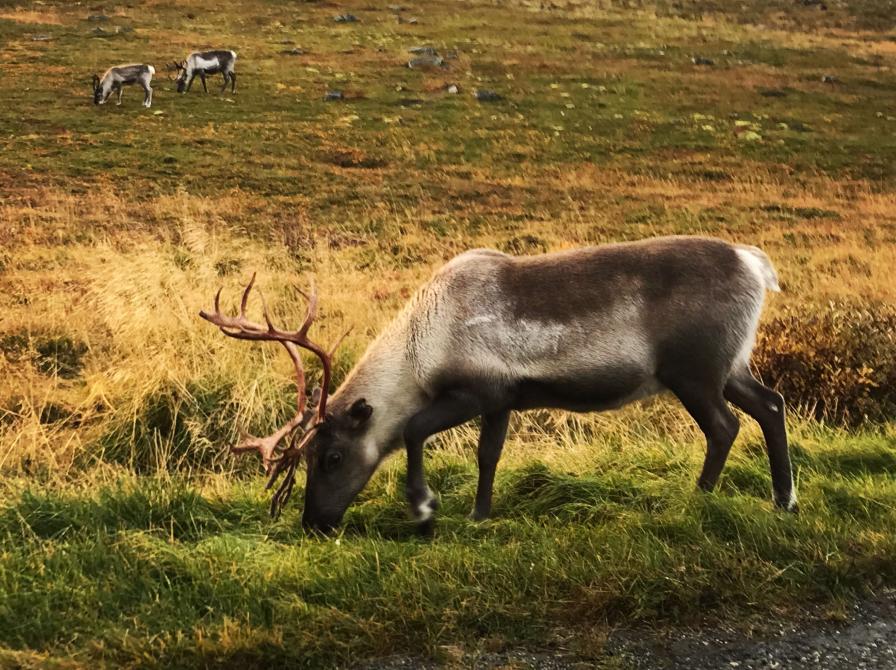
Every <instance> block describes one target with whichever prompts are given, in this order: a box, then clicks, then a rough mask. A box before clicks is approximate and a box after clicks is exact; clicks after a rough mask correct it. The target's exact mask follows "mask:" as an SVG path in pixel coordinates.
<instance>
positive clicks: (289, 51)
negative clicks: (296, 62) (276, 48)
mask: <svg viewBox="0 0 896 670" xmlns="http://www.w3.org/2000/svg"><path fill="white" fill-rule="evenodd" d="M280 53H282V54H284V55H286V56H304V55H305V50H304V49H300V48H299V47H293V48H292V49H284V50H283V51H281V52H280Z"/></svg>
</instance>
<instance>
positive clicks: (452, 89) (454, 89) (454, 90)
mask: <svg viewBox="0 0 896 670" xmlns="http://www.w3.org/2000/svg"><path fill="white" fill-rule="evenodd" d="M445 90H446V91H448V92H449V93H451V94H455V93H459V92H460V88H459V87H458V85H457V84H451V85H450V86H448V88H446V89H445Z"/></svg>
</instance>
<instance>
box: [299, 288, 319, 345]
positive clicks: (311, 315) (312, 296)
mask: <svg viewBox="0 0 896 670" xmlns="http://www.w3.org/2000/svg"><path fill="white" fill-rule="evenodd" d="M299 293H301V294H302V297H304V298H305V299H306V300H307V301H308V311H307V312H305V321H303V322H302V327H301V328H299V336H300V337H305V336H306V335H307V334H308V329H309V328H311V324H312V323H313V322H314V320H315V319H316V318H317V287H316V286H315V285H314V280H313V279H312V280H311V289H310V291H309V293H308V294H306V293H305V292H304V291H301V290H300V291H299Z"/></svg>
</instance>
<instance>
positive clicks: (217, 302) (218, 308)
mask: <svg viewBox="0 0 896 670" xmlns="http://www.w3.org/2000/svg"><path fill="white" fill-rule="evenodd" d="M223 290H224V287H223V286H222V287H220V288H219V289H218V292H217V293H215V314H220V313H221V291H223Z"/></svg>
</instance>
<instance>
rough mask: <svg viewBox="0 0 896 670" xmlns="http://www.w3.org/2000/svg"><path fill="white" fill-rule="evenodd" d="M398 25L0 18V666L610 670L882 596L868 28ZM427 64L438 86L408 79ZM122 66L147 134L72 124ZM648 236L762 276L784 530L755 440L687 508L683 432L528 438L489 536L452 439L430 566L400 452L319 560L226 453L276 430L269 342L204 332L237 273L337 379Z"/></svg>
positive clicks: (17, 10) (121, 112) (881, 31)
mask: <svg viewBox="0 0 896 670" xmlns="http://www.w3.org/2000/svg"><path fill="white" fill-rule="evenodd" d="M402 4H403V5H404V8H403V9H401V10H393V9H390V8H388V7H387V6H386V5H383V6H382V7H380V6H376V5H374V4H373V3H363V2H356V1H347V2H340V3H338V4H337V3H328V2H273V1H269V0H245V1H244V2H241V3H236V2H230V1H229V0H224V1H222V2H219V3H216V5H215V8H214V10H213V11H209V10H207V9H204V8H203V7H202V6H201V4H200V3H198V2H195V1H194V0H180V1H177V2H175V1H174V0H171V1H170V2H169V1H164V0H150V1H147V2H141V3H132V4H130V5H125V4H122V5H116V4H104V5H95V6H94V5H91V6H88V5H83V4H80V5H76V4H74V3H68V2H50V1H46V2H42V3H34V4H29V3H27V2H9V1H7V0H0V100H2V102H0V379H2V380H3V382H2V384H0V470H2V479H0V490H2V494H3V502H2V503H0V552H2V560H0V666H2V667H6V666H9V667H62V668H67V667H90V668H94V667H101V666H108V667H162V666H164V667H199V666H208V667H214V666H223V667H228V666H234V665H241V666H243V667H270V666H272V665H273V666H276V665H278V664H286V663H290V664H296V665H300V666H308V667H320V666H326V665H331V664H339V665H350V664H352V663H355V662H358V661H359V660H360V659H365V658H374V657H377V656H381V655H385V654H388V653H391V652H399V653H410V654H420V655H423V656H427V657H432V658H436V659H440V660H443V661H445V662H446V663H450V662H452V659H454V660H456V659H457V653H458V650H465V651H467V652H470V653H473V654H475V652H476V651H477V650H482V649H500V648H504V647H513V646H517V645H524V646H533V647H538V648H541V647H550V646H552V645H554V644H558V643H559V642H558V641H562V642H563V644H564V645H565V646H566V647H570V645H571V646H572V648H573V651H574V653H575V654H576V655H578V656H579V657H581V658H585V659H596V660H595V662H601V663H608V664H611V665H612V664H613V663H615V661H611V660H608V659H605V658H603V657H602V640H603V639H604V638H605V635H606V631H607V630H608V629H609V627H611V626H614V625H619V624H631V623H634V622H646V623H648V624H651V625H658V626H662V625H669V624H674V623H678V622H681V621H694V620H697V619H699V618H701V617H710V618H713V617H716V618H718V617H721V618H735V617H736V618H738V619H740V620H742V621H744V622H749V621H750V620H751V618H755V617H768V616H769V615H770V613H771V614H772V615H775V616H787V615H791V614H794V613H796V612H798V611H799V610H800V608H801V606H803V605H804V604H805V603H806V602H807V601H812V602H817V603H820V604H821V605H822V606H823V607H827V608H829V610H830V612H831V616H836V615H837V612H838V608H839V607H841V606H842V603H843V602H844V601H845V600H846V599H848V598H850V597H853V596H855V595H857V594H861V593H863V592H866V591H867V590H869V589H870V590H873V589H875V588H877V587H878V586H880V585H882V584H894V583H896V341H894V337H896V335H894V331H896V328H894V324H896V310H894V305H896V282H894V281H893V267H894V266H896V69H894V68H896V27H894V18H893V17H894V16H896V7H894V4H893V2H892V1H891V0H868V1H866V2H842V1H831V2H829V3H828V4H827V9H825V10H822V9H821V8H820V7H819V6H818V5H808V6H807V5H804V4H803V3H798V2H790V1H785V0H758V1H757V2H752V3H735V4H736V6H730V5H731V3H717V2H714V1H712V0H688V1H687V2H680V3H671V2H662V1H661V2H655V3H654V2H646V1H640V0H636V1H632V2H615V1H611V0H602V1H599V2H585V1H584V0H583V1H581V2H578V1H575V0H556V1H554V2H550V3H549V2H542V3H539V2H534V1H532V2H530V1H526V0H517V1H516V2H491V3H489V2H486V1H484V0H483V1H478V0H477V1H472V2H443V3H418V2H416V1H415V2H412V3H402ZM345 13H351V14H354V15H355V16H356V17H357V18H358V19H359V20H358V21H357V22H353V23H336V22H335V21H334V16H336V15H337V14H345ZM96 15H102V16H101V17H98V16H96ZM89 17H93V18H92V19H91V18H89ZM399 17H400V19H401V20H399ZM411 19H416V22H411ZM97 31H100V32H97ZM423 44H430V45H433V46H434V47H436V48H437V49H438V50H439V52H440V53H441V54H442V55H444V56H446V61H445V66H444V67H436V68H428V69H427V68H424V69H409V68H408V67H406V62H407V60H408V59H409V58H411V57H412V56H411V54H409V53H408V51H407V50H408V49H409V48H411V47H414V46H419V45H423ZM204 47H219V48H232V49H235V50H236V51H238V52H239V59H238V61H237V73H238V76H239V79H238V89H237V92H236V94H235V95H231V94H230V93H225V94H223V95H219V94H218V93H217V87H218V86H219V84H218V82H219V81H220V79H219V78H214V79H212V80H210V88H211V90H212V91H213V93H212V94H210V95H207V96H206V95H204V94H203V93H202V92H201V86H199V84H198V82H197V84H196V85H195V86H194V88H193V91H192V93H190V94H188V95H185V96H178V95H177V94H176V93H175V92H174V84H173V82H171V81H169V80H168V79H167V78H166V74H167V73H166V71H165V67H164V65H165V63H166V62H169V61H172V60H174V59H178V58H183V57H184V56H185V55H186V53H187V52H189V51H190V50H192V49H196V48H204ZM294 50H297V53H288V52H293V51H294ZM694 61H696V62H694ZM126 62H148V63H151V64H153V65H155V67H156V70H157V75H156V79H155V96H154V101H153V106H152V108H151V109H149V110H146V109H143V108H142V107H140V101H141V100H142V92H141V91H139V90H135V89H127V90H126V92H125V94H124V104H123V105H122V106H121V107H116V106H114V104H111V103H110V104H108V105H106V106H103V107H95V106H94V105H92V101H91V91H90V77H91V75H92V74H93V73H94V72H98V73H100V74H102V72H103V71H104V70H105V69H106V68H107V67H109V66H110V65H113V64H117V63H126ZM451 84H456V85H457V86H458V87H459V93H457V94H451V93H448V92H447V87H448V86H449V85H451ZM480 89H481V90H489V91H494V92H496V93H498V94H499V95H500V99H499V100H497V101H491V102H480V101H479V100H477V99H476V97H475V96H474V94H473V93H474V91H476V90H480ZM328 90H341V91H343V93H344V99H343V100H339V101H327V100H325V99H324V94H325V93H326V92H327V91H328ZM670 233H686V234H689V233H701V234H711V235H716V236H719V237H723V238H726V239H732V240H737V241H739V242H747V243H752V244H758V245H760V246H762V247H763V248H764V249H765V250H766V251H767V252H768V253H769V255H770V256H771V257H772V258H773V259H774V261H775V264H776V265H777V267H778V271H779V273H780V275H781V279H782V285H783V288H784V291H783V292H782V293H781V294H776V295H774V296H770V297H769V301H768V304H767V309H766V313H765V321H764V324H765V326H764V329H763V334H762V338H761V341H760V344H759V350H758V352H757V356H756V364H757V371H758V372H759V373H760V374H761V375H762V376H763V377H764V378H765V379H767V380H769V381H770V382H772V383H774V384H776V385H777V386H778V387H779V388H780V389H781V390H782V392H783V393H785V395H786V396H787V398H788V400H789V401H790V403H791V407H792V409H793V411H792V412H791V414H790V422H789V428H790V431H791V434H792V442H793V445H792V449H793V458H794V463H795V468H796V474H797V482H798V489H799V492H800V503H801V513H800V514H799V515H798V516H796V515H782V514H780V513H777V512H775V511H774V510H773V509H772V507H771V504H770V490H769V489H770V484H769V476H768V468H767V465H766V462H765V456H764V452H763V450H762V443H761V439H760V434H759V431H758V429H757V428H756V427H755V426H754V425H752V423H750V422H748V421H746V420H745V421H744V422H743V424H744V428H743V430H742V433H741V437H740V438H739V440H738V443H737V444H736V445H735V449H734V451H733V453H732V457H731V459H730V461H729V463H728V466H727V468H726V470H725V472H724V473H723V477H722V482H721V486H720V488H719V490H718V491H717V492H716V493H713V494H710V495H698V494H697V493H696V492H694V490H693V489H694V482H695V479H696V475H697V472H698V469H699V464H700V462H701V459H702V452H703V444H702V438H701V436H700V435H699V434H698V432H697V431H696V430H695V428H694V427H693V426H692V425H691V423H690V421H689V419H688V418H687V417H686V416H685V415H684V413H683V411H682V410H680V409H679V408H678V407H677V406H675V405H674V404H672V403H670V402H667V401H666V400H663V399H660V400H657V401H653V402H650V403H646V404H643V405H640V406H637V407H630V408H627V409H625V410H623V411H619V412H615V413H611V414H606V415H594V416H578V415H569V414H563V413H554V412H534V413H530V414H527V415H525V416H520V417H516V418H515V419H514V422H513V423H512V429H511V439H510V440H509V443H508V447H507V450H506V457H505V458H504V460H503V461H502V465H501V467H500V468H499V474H498V482H497V486H496V493H495V495H496V499H495V504H496V509H495V517H494V518H493V519H492V520H490V521H488V522H485V523H481V524H477V523H473V522H471V521H468V520H467V519H466V513H467V512H468V511H469V508H470V507H471V504H472V498H473V493H474V486H475V475H476V473H475V456H474V453H473V448H472V447H473V442H474V441H475V431H474V428H472V427H466V428H462V429H458V430H456V431H453V432H451V433H449V434H447V435H445V436H443V437H442V438H441V439H439V440H437V441H436V443H435V444H434V445H433V447H432V448H431V449H430V451H429V453H428V458H429V471H430V472H431V473H432V474H431V482H430V483H431V484H432V485H433V487H434V488H435V489H436V490H437V491H438V492H439V493H440V494H441V500H442V511H441V515H440V520H439V526H438V529H437V533H436V536H435V538H434V539H433V540H423V539H420V538H417V537H415V536H414V535H413V533H412V528H411V526H410V524H409V522H408V520H407V519H406V517H405V510H404V503H403V501H402V494H401V491H402V490H403V484H402V481H401V478H402V470H403V458H402V457H397V458H395V459H393V460H392V461H390V463H389V464H388V465H387V467H385V468H384V469H383V470H382V471H381V472H380V473H379V474H378V475H377V477H376V478H375V479H374V480H373V481H372V482H371V484H370V485H369V487H368V488H367V490H366V491H365V492H364V493H363V494H362V497H361V498H360V499H359V501H358V503H357V504H356V505H355V506H354V507H353V508H352V509H351V510H350V512H349V514H348V516H347V526H346V528H345V530H344V532H343V533H342V534H341V535H339V536H338V537H337V538H335V539H333V538H330V539H321V538H313V537H306V536H304V535H303V533H302V532H301V530H300V528H299V525H298V519H299V515H300V511H301V510H300V508H299V507H300V503H293V504H292V505H291V506H290V508H289V510H288V511H287V512H286V513H285V514H284V516H283V517H282V518H281V519H280V520H278V521H271V520H269V519H268V518H267V496H266V494H265V493H264V492H263V491H262V490H261V489H262V483H263V482H262V480H261V478H260V477H259V476H258V471H257V467H258V466H257V464H256V463H254V462H242V463H241V462H236V461H234V460H233V459H232V457H231V456H230V455H229V454H228V453H227V450H226V446H227V445H228V444H231V443H232V442H233V441H234V440H235V439H236V438H237V436H238V435H239V433H240V431H241V430H242V429H249V430H252V431H264V430H267V429H269V428H270V427H271V426H273V425H274V424H275V423H276V422H277V421H278V419H281V418H283V417H284V416H286V415H287V413H288V412H289V407H290V404H291V402H293V399H292V397H291V396H290V392H291V387H290V367H289V362H288V359H286V357H285V356H283V355H282V353H281V352H280V351H279V350H277V348H275V347H272V346H249V345H245V344H240V343H235V342H233V341H231V340H226V339H225V338H223V337H221V336H220V335H219V334H218V333H217V332H215V331H214V329H212V328H211V327H210V326H208V325H207V324H205V323H204V322H202V321H201V320H200V319H199V318H198V316H197V313H198V311H199V309H200V308H202V307H206V306H208V305H209V304H210V302H211V299H212V296H213V295H214V292H215V290H216V289H217V287H218V286H220V285H224V286H225V287H226V290H227V295H229V296H235V294H236V291H237V287H238V286H239V285H240V284H241V283H243V282H245V281H246V280H247V279H248V277H249V275H250V274H251V273H252V272H253V271H257V272H258V275H259V283H260V285H261V286H262V287H263V288H264V290H265V294H266V296H267V298H268V300H269V302H270V304H271V305H272V308H273V311H274V312H275V313H276V314H277V316H278V318H279V319H280V320H281V321H282V322H286V323H289V322H292V321H294V320H295V319H297V318H299V317H300V315H301V313H302V309H303V304H302V301H301V300H300V299H299V290H300V289H302V288H304V286H305V285H306V284H307V282H308V281H309V280H310V278H311V277H314V278H315V281H316V283H317V285H318V287H319V290H320V293H321V296H322V300H323V314H322V316H321V318H320V325H319V330H318V332H319V335H320V338H321V339H323V340H325V341H330V340H332V339H334V338H335V337H336V336H337V334H339V333H340V332H342V331H343V330H344V329H345V328H346V327H349V326H351V327H352V329H353V330H352V332H351V334H350V336H349V337H348V339H347V340H346V342H345V344H344V345H343V347H342V349H341V353H340V356H339V360H338V364H337V371H336V372H337V373H336V377H337V382H338V381H339V380H340V379H341V378H342V377H343V376H344V375H345V373H346V372H347V371H348V369H349V368H350V367H351V365H352V364H353V362H354V361H355V360H357V359H358V357H359V356H360V355H361V353H362V352H363V350H364V347H365V346H366V344H367V343H368V342H369V341H370V340H371V339H372V337H373V336H374V335H375V334H376V333H377V332H378V331H379V329H380V328H382V326H383V325H384V324H385V323H387V322H388V320H389V319H390V318H391V317H392V315H394V314H395V313H396V311H397V310H398V309H399V308H400V306H401V305H402V304H403V302H404V301H405V300H406V299H407V297H408V296H409V295H410V293H411V291H413V290H414V288H415V287H416V286H417V285H419V283H420V282H421V281H423V280H424V279H425V278H426V277H427V276H428V275H429V273H430V272H431V271H432V270H433V269H434V268H435V267H437V266H438V265H439V264H440V263H442V262H443V261H444V260H446V259H448V258H450V257H451V256H452V255H454V254H456V253H458V252H459V251H462V250H465V249H468V248H471V247H476V246H489V247H495V248H499V249H502V250H505V251H510V252H514V253H537V252H540V251H544V250H554V249H561V248H565V247H571V246H577V245H584V244H596V243H602V242H608V241H615V240H629V239H638V238H643V237H649V236H653V235H660V234H670ZM231 300H232V297H231ZM256 307H257V306H256ZM312 369H313V368H312ZM294 500H301V491H297V492H296V494H295V496H294ZM614 667H615V666H614Z"/></svg>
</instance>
